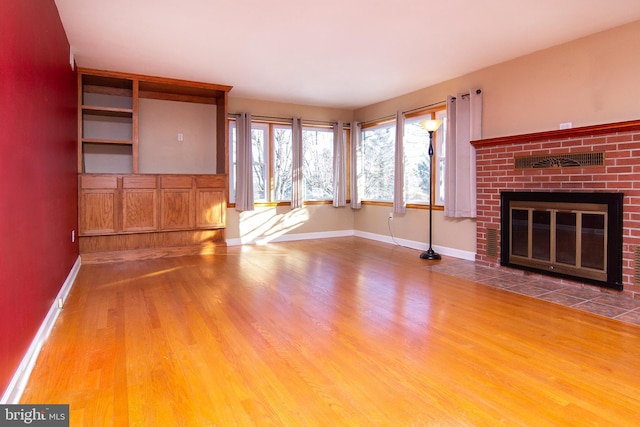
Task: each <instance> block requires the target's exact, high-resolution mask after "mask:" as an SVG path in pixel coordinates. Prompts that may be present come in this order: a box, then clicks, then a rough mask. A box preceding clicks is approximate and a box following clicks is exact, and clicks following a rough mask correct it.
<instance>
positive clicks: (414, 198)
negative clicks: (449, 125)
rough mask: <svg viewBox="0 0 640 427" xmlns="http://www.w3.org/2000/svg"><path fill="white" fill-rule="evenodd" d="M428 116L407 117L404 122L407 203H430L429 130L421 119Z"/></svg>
mask: <svg viewBox="0 0 640 427" xmlns="http://www.w3.org/2000/svg"><path fill="white" fill-rule="evenodd" d="M426 119H428V117H416V118H413V119H407V120H406V121H405V123H404V188H405V199H406V201H407V203H429V173H430V169H431V168H430V165H429V154H428V149H429V132H427V131H426V130H424V128H423V127H422V126H421V125H420V123H419V122H420V121H422V120H426Z"/></svg>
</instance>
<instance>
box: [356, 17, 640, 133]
mask: <svg viewBox="0 0 640 427" xmlns="http://www.w3.org/2000/svg"><path fill="white" fill-rule="evenodd" d="M638 40H640V21H637V22H634V23H631V24H627V25H624V26H621V27H617V28H614V29H612V30H608V31H605V32H602V33H598V34H594V35H591V36H588V37H585V38H582V39H578V40H576V41H573V42H570V43H566V44H562V45H558V46H555V47H552V48H549V49H545V50H542V51H538V52H535V53H532V54H530V55H526V56H523V57H520V58H517V59H514V60H511V61H508V62H503V63H501V64H497V65H494V66H492V67H488V68H485V69H482V70H479V71H476V72H473V73H470V74H467V75H465V76H462V77H459V78H456V79H453V80H449V81H446V82H443V83H440V84H437V85H434V86H431V87H428V88H424V89H421V90H419V91H416V92H413V93H411V94H408V95H404V96H400V97H397V98H393V99H390V100H387V101H384V102H381V103H378V104H374V105H371V106H368V107H365V108H361V109H359V110H356V111H355V112H354V114H355V119H356V120H359V121H367V120H371V119H375V118H377V117H383V116H387V115H389V114H394V113H395V112H396V111H397V110H401V111H404V110H409V109H412V108H415V107H419V106H422V105H428V104H432V103H436V102H439V101H443V100H445V99H446V97H447V95H454V96H455V95H456V93H459V92H467V91H468V90H469V89H470V88H475V87H479V88H481V89H482V90H483V137H484V138H493V137H499V136H507V135H517V134H523V133H531V132H541V131H548V130H554V129H558V127H559V124H560V123H564V122H572V123H573V126H574V127H578V126H587V125H594V124H601V123H611V122H620V121H626V120H634V119H638V118H639V116H640V84H638V82H639V81H640V79H639V77H638V76H639V73H640V49H639V47H640V44H639V42H638Z"/></svg>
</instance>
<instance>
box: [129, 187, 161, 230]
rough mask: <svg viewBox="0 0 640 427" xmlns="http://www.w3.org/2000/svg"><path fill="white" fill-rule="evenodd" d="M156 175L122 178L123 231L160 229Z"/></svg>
mask: <svg viewBox="0 0 640 427" xmlns="http://www.w3.org/2000/svg"><path fill="white" fill-rule="evenodd" d="M156 184H157V179H156V177H155V176H124V177H123V178H122V231H125V232H127V231H128V232H136V231H155V230H157V229H158V210H157V205H158V198H157V194H158V192H157V190H156Z"/></svg>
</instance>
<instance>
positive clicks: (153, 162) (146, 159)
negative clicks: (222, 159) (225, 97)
mask: <svg viewBox="0 0 640 427" xmlns="http://www.w3.org/2000/svg"><path fill="white" fill-rule="evenodd" d="M139 114H140V118H139V123H140V126H139V157H140V158H139V168H140V173H188V174H193V173H216V106H215V105H209V104H198V103H194V102H177V101H166V100H158V99H146V98H141V99H140V113H139ZM179 133H182V135H183V141H178V134H179Z"/></svg>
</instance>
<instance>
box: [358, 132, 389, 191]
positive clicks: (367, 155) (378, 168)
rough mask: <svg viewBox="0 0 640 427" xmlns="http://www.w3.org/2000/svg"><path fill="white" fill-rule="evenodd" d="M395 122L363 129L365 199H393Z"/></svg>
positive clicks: (362, 170) (362, 171)
mask: <svg viewBox="0 0 640 427" xmlns="http://www.w3.org/2000/svg"><path fill="white" fill-rule="evenodd" d="M395 128H396V127H395V124H387V125H381V126H376V127H372V128H367V129H363V130H362V169H361V173H362V182H363V184H364V190H363V196H362V198H363V199H364V200H381V201H390V200H393V171H394V161H393V159H394V152H395V147H394V141H395Z"/></svg>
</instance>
